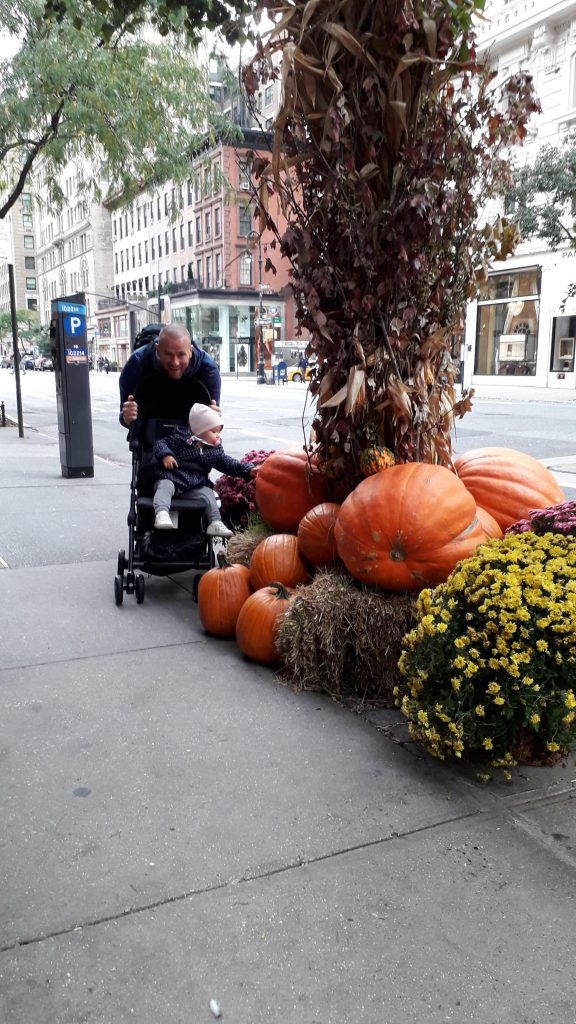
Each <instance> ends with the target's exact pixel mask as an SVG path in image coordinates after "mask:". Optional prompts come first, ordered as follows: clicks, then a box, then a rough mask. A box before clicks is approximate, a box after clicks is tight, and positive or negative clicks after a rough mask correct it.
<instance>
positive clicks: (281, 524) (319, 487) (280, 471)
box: [256, 448, 327, 533]
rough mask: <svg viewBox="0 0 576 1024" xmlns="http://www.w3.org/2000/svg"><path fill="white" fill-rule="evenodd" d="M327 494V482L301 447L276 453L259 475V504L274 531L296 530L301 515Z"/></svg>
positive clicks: (257, 498)
mask: <svg viewBox="0 0 576 1024" xmlns="http://www.w3.org/2000/svg"><path fill="white" fill-rule="evenodd" d="M326 497H327V494H326V483H325V480H324V478H323V477H322V476H321V474H320V473H319V472H318V470H317V469H316V468H315V467H314V465H311V464H310V462H309V458H308V455H307V453H306V452H305V451H303V450H302V449H301V448H300V449H299V448H286V449H284V450H283V451H278V452H273V453H272V455H269V456H268V458H267V459H266V461H265V462H263V463H262V466H261V467H260V469H259V471H258V476H257V477H256V504H257V505H258V509H259V511H260V515H261V516H262V518H263V519H264V521H265V522H266V523H268V525H269V526H271V527H272V529H273V530H278V531H288V532H290V531H292V532H294V533H295V532H296V530H297V529H298V524H299V522H300V520H301V519H302V516H304V515H305V514H306V512H308V511H309V509H311V508H314V505H318V504H319V503H320V502H321V501H324V500H325V498H326Z"/></svg>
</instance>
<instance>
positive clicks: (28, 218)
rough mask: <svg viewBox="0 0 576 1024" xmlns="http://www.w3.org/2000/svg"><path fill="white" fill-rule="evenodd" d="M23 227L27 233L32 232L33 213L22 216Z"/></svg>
mask: <svg viewBox="0 0 576 1024" xmlns="http://www.w3.org/2000/svg"><path fill="white" fill-rule="evenodd" d="M22 227H23V228H24V229H25V230H27V231H31V230H32V227H33V224H32V214H31V213H23V214H22Z"/></svg>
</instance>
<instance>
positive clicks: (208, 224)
mask: <svg viewBox="0 0 576 1024" xmlns="http://www.w3.org/2000/svg"><path fill="white" fill-rule="evenodd" d="M204 234H205V238H206V241H207V242H209V241H210V239H211V237H212V214H211V213H210V210H208V211H207V212H206V213H205V214H204Z"/></svg>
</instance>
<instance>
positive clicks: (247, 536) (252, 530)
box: [226, 514, 273, 566]
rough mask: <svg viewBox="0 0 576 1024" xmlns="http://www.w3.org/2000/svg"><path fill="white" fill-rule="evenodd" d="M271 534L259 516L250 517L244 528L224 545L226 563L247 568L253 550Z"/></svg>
mask: <svg viewBox="0 0 576 1024" xmlns="http://www.w3.org/2000/svg"><path fill="white" fill-rule="evenodd" d="M272 532H273V531H272V530H271V529H270V527H268V526H267V525H266V523H265V522H264V520H263V519H262V518H261V517H260V516H259V515H257V514H255V515H251V516H250V517H249V519H248V524H247V526H246V528H245V529H244V530H239V531H238V533H235V534H234V536H233V537H230V540H229V541H228V543H227V545H226V557H227V559H228V561H229V562H237V563H239V564H240V565H248V566H249V565H250V559H251V558H252V553H253V551H254V549H255V548H256V547H258V544H259V543H260V541H261V540H264V538H265V537H269V536H270V534H271V533H272Z"/></svg>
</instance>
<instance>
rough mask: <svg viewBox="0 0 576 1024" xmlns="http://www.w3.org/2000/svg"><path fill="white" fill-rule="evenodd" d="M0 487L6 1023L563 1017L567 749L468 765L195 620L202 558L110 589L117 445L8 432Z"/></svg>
mask: <svg viewBox="0 0 576 1024" xmlns="http://www.w3.org/2000/svg"><path fill="white" fill-rule="evenodd" d="M0 498H1V500H0V558H1V559H2V560H3V562H4V563H6V568H2V569H0V594H1V597H2V602H1V609H2V624H1V629H2V640H1V647H0V650H1V655H0V687H1V690H0V699H1V704H2V715H1V717H0V753H1V760H2V785H1V787H0V813H1V817H2V823H3V828H2V839H1V850H0V891H1V893H2V899H1V902H0V947H1V948H0V1021H2V1024H80V1022H86V1024H88V1022H89V1024H124V1022H128V1021H130V1022H133V1021H137V1022H138V1024H202V1022H206V1024H209V1022H210V1021H211V1020H212V1021H213V1020H214V1015H213V1011H211V1009H210V1002H211V1000H215V1001H216V1003H217V1004H218V1006H219V1008H220V1010H221V1012H222V1014H223V1020H224V1021H225V1022H227V1024H364V1022H366V1024H423V1022H424V1021H426V1022H427V1024H428V1022H431V1024H440V1022H445V1021H453V1022H455V1024H463V1022H468V1021H474V1022H476V1024H508V1022H509V1024H535V1022H537V1024H546V1022H554V1024H567V1022H570V1021H572V1020H573V1019H574V1009H573V981H572V973H573V961H574V956H575V954H576V938H575V936H574V930H573V927H572V923H573V915H574V909H573V901H574V883H575V877H576V873H575V857H574V849H573V845H574V834H575V818H574V806H575V803H574V796H575V795H576V771H575V769H574V767H573V765H572V764H569V765H565V766H559V767H557V768H555V769H527V770H526V769H521V770H520V771H518V772H517V773H516V775H515V777H514V781H513V782H512V783H511V784H508V785H505V784H496V785H494V786H492V787H490V788H482V787H480V786H478V785H477V784H476V783H475V781H474V779H473V778H472V777H471V776H469V775H467V774H466V773H465V772H464V771H463V772H461V773H460V774H459V773H457V772H455V771H453V770H452V769H451V768H450V767H449V766H445V765H441V764H437V763H435V762H432V761H431V760H429V759H427V758H426V757H424V756H423V755H422V753H421V751H419V750H418V749H417V748H415V747H414V746H413V745H411V744H410V743H407V742H406V741H405V735H404V730H403V727H402V724H401V722H400V720H399V717H398V715H397V714H396V713H395V712H392V711H384V712H373V713H372V714H370V715H368V716H366V717H365V718H361V717H358V716H355V715H352V714H351V713H349V712H347V711H345V710H344V709H342V708H340V707H338V706H336V705H334V704H332V703H331V702H330V701H328V700H327V699H325V698H324V697H322V696H320V695H318V694H300V695H296V694H294V693H292V692H291V691H290V690H289V689H287V688H285V687H284V686H282V685H281V684H280V683H279V682H278V680H277V679H276V677H275V675H274V673H273V672H271V671H270V670H268V669H265V668H263V667H260V666H256V665H253V664H251V663H249V662H247V661H245V660H244V659H243V658H242V656H241V655H240V654H239V652H238V650H237V648H236V646H235V644H234V643H233V642H225V641H217V640H214V639H210V638H208V637H206V636H205V635H204V633H203V632H202V630H201V627H200V625H199V623H198V617H197V610H196V606H195V605H194V604H193V602H192V600H191V587H192V579H191V575H190V574H187V575H184V576H175V577H174V578H173V579H171V578H167V579H158V578H154V579H151V580H150V581H149V583H148V585H147V593H146V600H145V602H144V604H143V605H142V606H137V605H136V602H135V599H134V598H130V597H128V596H126V597H125V601H124V605H123V606H122V607H121V608H116V606H115V604H114V601H113V590H112V584H113V577H114V573H115V563H116V553H117V550H118V548H119V547H122V546H124V545H125V541H126V527H125V517H126V511H127V504H128V473H127V470H126V468H125V467H119V466H115V465H113V464H106V463H98V465H97V469H96V476H95V478H94V480H91V481H87V480H76V481H75V480H64V479H62V477H61V475H60V464H59V454H58V448H57V445H56V444H55V443H53V442H50V441H48V440H47V439H46V438H40V437H38V436H35V435H34V434H32V433H31V434H30V435H29V436H28V437H27V438H26V442H25V443H24V444H23V443H22V441H21V440H20V439H19V438H18V436H17V432H16V431H15V430H9V429H6V430H1V431H0ZM0 564H1V563H0ZM214 1010H215V1007H214Z"/></svg>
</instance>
